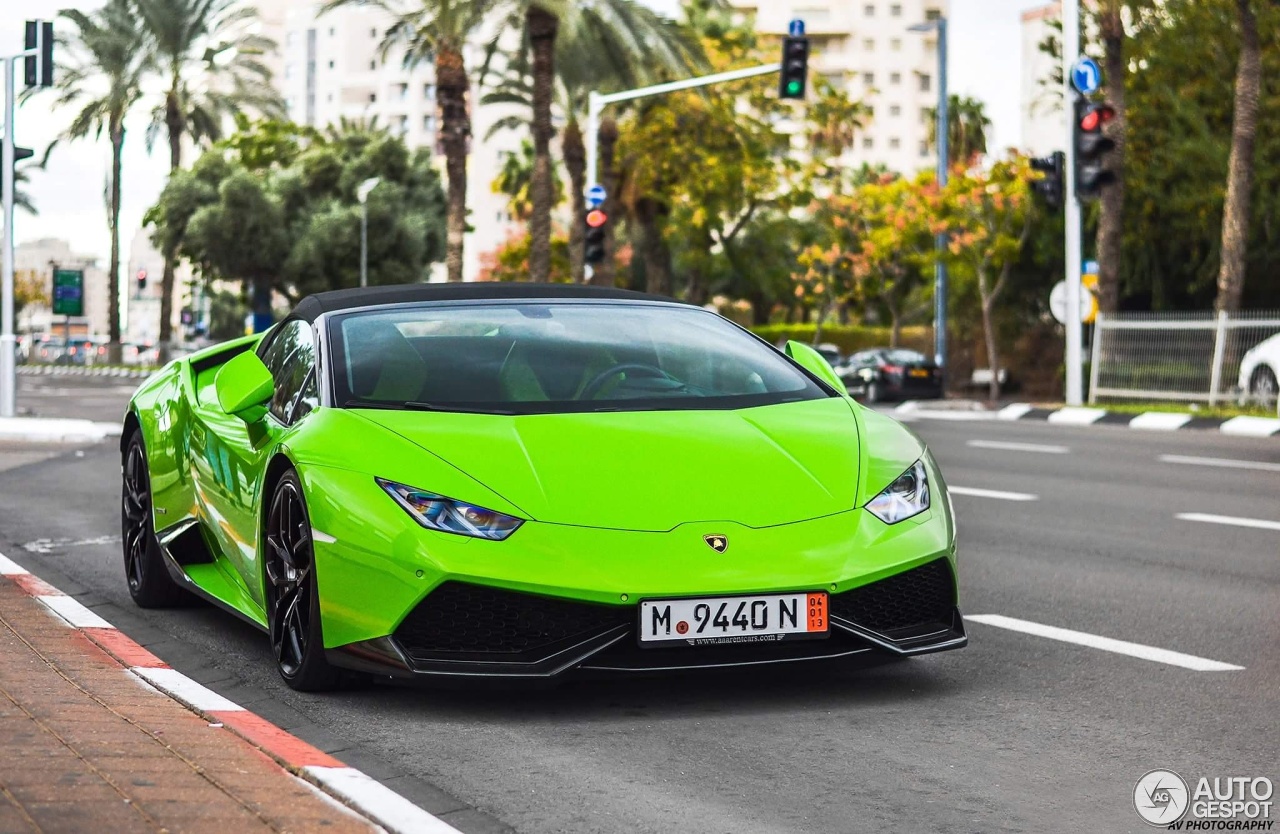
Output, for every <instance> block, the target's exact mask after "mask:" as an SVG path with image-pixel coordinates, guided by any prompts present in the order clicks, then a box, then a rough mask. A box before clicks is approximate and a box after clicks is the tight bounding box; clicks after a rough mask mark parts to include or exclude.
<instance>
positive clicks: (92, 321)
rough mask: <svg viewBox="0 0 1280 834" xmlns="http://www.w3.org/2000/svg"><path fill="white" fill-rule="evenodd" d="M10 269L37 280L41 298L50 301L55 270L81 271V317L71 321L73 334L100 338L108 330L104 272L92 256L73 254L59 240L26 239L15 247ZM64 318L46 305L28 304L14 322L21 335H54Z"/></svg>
mask: <svg viewBox="0 0 1280 834" xmlns="http://www.w3.org/2000/svg"><path fill="white" fill-rule="evenodd" d="M13 268H14V271H15V272H16V273H18V274H23V273H26V274H29V275H32V276H35V277H37V278H38V279H39V280H40V281H41V282H42V284H43V287H44V295H45V297H46V298H48V299H52V298H53V271H54V270H55V269H79V270H83V271H84V316H82V317H78V318H73V319H72V320H71V325H72V331H73V332H74V333H78V334H85V335H94V336H101V335H106V334H107V332H108V330H109V329H110V322H111V311H110V309H109V306H110V305H109V303H108V287H107V273H106V271H104V270H103V269H102V268H100V267H99V266H98V263H97V259H96V258H94V257H93V256H92V255H82V254H76V253H75V252H73V251H72V249H71V244H69V243H67V242H66V241H65V240H62V239H60V238H41V239H39V240H29V241H26V242H24V243H20V244H18V245H17V246H16V247H14V252H13ZM65 321H66V320H65V319H64V317H63V316H55V315H53V311H52V310H51V309H50V305H48V304H28V305H27V306H26V307H24V308H23V309H22V315H21V316H20V317H19V320H18V322H17V328H18V331H19V332H20V333H55V334H58V335H61V333H62V329H63V326H64V323H65Z"/></svg>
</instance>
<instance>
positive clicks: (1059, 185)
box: [1031, 151, 1067, 212]
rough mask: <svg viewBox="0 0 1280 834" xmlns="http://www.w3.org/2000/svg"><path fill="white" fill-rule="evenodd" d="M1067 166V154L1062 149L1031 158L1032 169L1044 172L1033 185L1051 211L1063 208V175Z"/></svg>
mask: <svg viewBox="0 0 1280 834" xmlns="http://www.w3.org/2000/svg"><path fill="white" fill-rule="evenodd" d="M1066 167H1067V155H1066V154H1064V153H1063V152H1062V151H1054V152H1053V153H1051V154H1049V155H1048V156H1043V157H1039V158H1037V159H1032V160H1031V170H1033V171H1039V172H1041V173H1042V174H1044V176H1043V177H1041V178H1040V179H1038V180H1036V181H1035V182H1034V183H1032V185H1031V187H1032V189H1034V190H1035V193H1036V194H1039V195H1040V198H1041V199H1042V200H1044V203H1045V205H1046V206H1048V207H1049V210H1050V211H1054V212H1056V211H1058V210H1060V209H1061V208H1062V189H1063V181H1062V177H1063V174H1065V173H1066V170H1065V169H1066Z"/></svg>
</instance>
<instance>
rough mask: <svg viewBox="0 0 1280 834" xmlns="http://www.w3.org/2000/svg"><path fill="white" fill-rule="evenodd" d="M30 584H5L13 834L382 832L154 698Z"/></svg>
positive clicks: (5, 808)
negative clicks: (100, 833)
mask: <svg viewBox="0 0 1280 834" xmlns="http://www.w3.org/2000/svg"><path fill="white" fill-rule="evenodd" d="M19 580H23V581H26V582H36V583H38V582H39V580H38V579H36V578H35V577H32V576H26V577H0V832H21V831H32V832H62V831H66V832H87V831H110V832H132V831H170V832H187V831H192V832H216V834H228V832H234V834H249V833H250V832H259V831H262V832H266V831H281V832H287V831H296V832H309V831H316V830H321V829H323V830H325V831H329V832H335V833H336V832H369V831H376V830H378V829H375V828H373V827H372V826H371V825H370V823H369V822H367V821H366V820H365V819H363V818H362V817H359V816H357V815H356V814H355V813H354V812H352V811H351V810H349V809H347V808H345V807H344V806H342V805H340V804H339V803H337V802H336V801H335V800H333V799H330V798H329V797H327V796H324V795H323V794H321V793H320V791H319V790H317V789H316V788H314V787H313V786H311V785H310V784H308V783H306V782H304V781H302V780H301V779H299V778H297V777H296V776H294V775H293V774H291V773H289V772H288V771H286V770H284V769H283V768H281V767H280V766H279V765H278V764H276V762H275V761H273V760H272V759H270V758H268V757H267V756H266V755H265V754H263V753H262V752H260V751H259V750H258V749H256V748H255V747H253V746H252V745H250V744H249V743H248V742H246V741H245V740H243V739H242V738H240V737H239V736H237V735H234V734H232V733H231V732H230V731H229V730H227V729H225V728H224V727H223V726H222V725H221V724H220V723H216V722H215V723H210V722H209V721H207V720H205V719H203V718H201V717H199V716H198V715H196V714H195V713H194V712H191V711H190V710H188V709H186V708H185V707H184V706H182V705H181V704H179V703H178V702H176V701H174V700H173V699H172V698H170V697H169V696H167V695H165V694H163V693H161V692H159V691H157V690H156V689H153V688H152V687H151V686H150V685H149V684H147V683H146V682H144V681H143V680H142V679H141V678H140V677H138V676H136V675H135V674H133V673H131V672H130V671H128V670H127V669H125V667H124V666H122V665H121V664H120V663H119V662H118V661H117V660H116V659H115V658H113V657H111V656H110V655H108V654H107V653H106V652H105V651H104V650H103V649H102V648H99V646H98V645H97V644H95V642H93V641H91V640H90V639H89V638H88V637H87V636H86V634H85V632H84V631H83V630H81V629H77V628H72V627H70V626H68V625H67V623H65V622H64V621H62V620H61V619H59V618H58V617H56V616H54V615H53V614H52V613H51V612H50V611H49V610H47V609H46V608H45V606H44V605H42V604H41V603H40V602H38V601H37V600H36V599H35V598H33V597H32V596H30V595H29V594H28V593H27V592H24V590H23V589H22V588H20V587H19V585H18V584H17V582H18V581H19ZM41 584H43V583H41ZM134 665H146V664H145V659H139V660H137V661H136V662H135V663H134Z"/></svg>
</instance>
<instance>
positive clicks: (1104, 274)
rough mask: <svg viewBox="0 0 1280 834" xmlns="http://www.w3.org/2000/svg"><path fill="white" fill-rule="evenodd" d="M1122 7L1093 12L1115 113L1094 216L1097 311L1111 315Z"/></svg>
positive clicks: (1120, 219)
mask: <svg viewBox="0 0 1280 834" xmlns="http://www.w3.org/2000/svg"><path fill="white" fill-rule="evenodd" d="M1125 4H1126V0H1105V2H1102V3H1099V4H1097V9H1096V14H1097V23H1098V34H1099V36H1100V37H1101V38H1102V43H1103V46H1104V50H1105V54H1104V57H1103V61H1104V63H1105V70H1106V71H1105V73H1104V77H1105V78H1106V81H1107V89H1106V100H1107V103H1108V104H1110V105H1111V107H1112V108H1113V109H1114V110H1115V118H1113V119H1112V120H1111V122H1110V123H1109V124H1107V125H1106V128H1105V130H1106V133H1107V136H1108V137H1109V138H1111V139H1112V140H1113V141H1114V142H1115V143H1116V146H1115V149H1114V150H1112V151H1111V153H1109V154H1107V170H1108V171H1111V172H1112V173H1114V174H1115V175H1116V178H1115V181H1114V182H1112V183H1111V184H1110V185H1108V186H1107V187H1106V188H1104V189H1102V199H1101V201H1100V203H1101V206H1100V209H1101V210H1100V211H1099V212H1098V236H1097V242H1098V309H1100V310H1101V311H1102V312H1104V313H1114V312H1116V310H1118V309H1119V307H1120V258H1121V256H1122V255H1123V253H1124V239H1123V238H1124V139H1125V123H1126V118H1125V105H1124V85H1125V75H1126V74H1127V71H1128V70H1127V62H1126V61H1125V57H1124V38H1125V32H1124V6H1125Z"/></svg>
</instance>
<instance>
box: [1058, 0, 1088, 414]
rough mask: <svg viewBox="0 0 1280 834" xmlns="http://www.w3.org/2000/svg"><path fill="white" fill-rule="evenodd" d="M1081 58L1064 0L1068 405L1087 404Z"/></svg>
mask: <svg viewBox="0 0 1280 834" xmlns="http://www.w3.org/2000/svg"><path fill="white" fill-rule="evenodd" d="M1079 55H1080V0H1062V108H1063V111H1064V115H1066V118H1065V119H1064V120H1063V121H1065V122H1066V128H1067V135H1066V142H1067V159H1066V165H1065V166H1064V168H1065V171H1064V173H1065V179H1066V195H1065V199H1064V200H1063V207H1064V209H1065V211H1066V216H1065V221H1066V256H1067V257H1066V261H1067V275H1066V282H1067V315H1066V323H1065V325H1064V327H1066V330H1067V349H1066V357H1065V359H1066V366H1067V391H1066V394H1067V405H1080V404H1082V403H1083V402H1084V384H1083V378H1082V375H1081V374H1082V370H1083V365H1082V363H1083V361H1084V351H1083V350H1082V341H1083V339H1082V329H1083V327H1082V325H1081V323H1080V280H1081V278H1080V266H1081V264H1080V259H1081V257H1082V253H1081V251H1080V201H1079V200H1078V199H1077V197H1076V193H1077V192H1076V152H1077V149H1076V124H1075V119H1074V118H1072V113H1073V112H1074V111H1073V107H1072V102H1074V101H1075V99H1076V95H1077V94H1076V90H1075V87H1074V85H1073V84H1072V68H1073V66H1074V65H1075V61H1076V58H1077V57H1078V56H1079Z"/></svg>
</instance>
